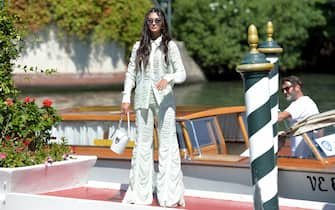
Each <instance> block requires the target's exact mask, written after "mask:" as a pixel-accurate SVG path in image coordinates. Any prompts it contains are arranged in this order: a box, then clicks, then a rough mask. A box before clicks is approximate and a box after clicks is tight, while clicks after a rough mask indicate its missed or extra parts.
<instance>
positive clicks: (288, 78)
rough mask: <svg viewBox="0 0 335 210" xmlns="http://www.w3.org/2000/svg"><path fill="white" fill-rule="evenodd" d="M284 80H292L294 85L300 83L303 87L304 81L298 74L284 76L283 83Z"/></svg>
mask: <svg viewBox="0 0 335 210" xmlns="http://www.w3.org/2000/svg"><path fill="white" fill-rule="evenodd" d="M284 82H290V83H291V84H292V85H294V86H296V85H299V86H300V87H301V88H302V82H301V80H300V79H299V77H297V76H294V75H291V76H288V77H284V78H283V81H282V83H284Z"/></svg>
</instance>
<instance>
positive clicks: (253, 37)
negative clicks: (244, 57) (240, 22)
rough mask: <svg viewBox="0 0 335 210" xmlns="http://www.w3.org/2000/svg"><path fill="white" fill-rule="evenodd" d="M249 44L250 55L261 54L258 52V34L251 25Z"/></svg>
mask: <svg viewBox="0 0 335 210" xmlns="http://www.w3.org/2000/svg"><path fill="white" fill-rule="evenodd" d="M248 43H249V46H250V48H251V49H250V53H259V52H258V50H257V45H258V33H257V28H256V26H255V25H253V24H251V25H250V26H249V28H248Z"/></svg>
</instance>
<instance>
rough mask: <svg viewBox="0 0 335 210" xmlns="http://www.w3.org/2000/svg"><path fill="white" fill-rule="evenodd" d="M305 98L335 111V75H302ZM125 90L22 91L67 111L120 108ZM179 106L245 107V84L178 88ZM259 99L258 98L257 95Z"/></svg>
mask: <svg viewBox="0 0 335 210" xmlns="http://www.w3.org/2000/svg"><path fill="white" fill-rule="evenodd" d="M298 76H299V77H300V78H301V79H302V81H303V83H304V84H303V90H304V93H305V95H309V96H310V97H311V98H313V99H314V101H315V102H316V103H317V104H318V106H319V109H320V111H321V112H323V111H327V110H330V109H335V93H334V90H335V74H306V73H305V74H301V75H298ZM121 89H122V87H121V86H120V87H111V88H108V89H95V90H66V91H64V90H62V91H51V90H50V89H49V90H45V91H44V90H43V89H42V90H41V89H38V90H29V91H24V90H21V91H22V92H21V97H22V98H23V97H25V96H30V97H36V101H37V103H40V104H41V103H42V101H43V100H44V99H51V100H52V101H53V102H54V103H53V105H54V107H56V108H57V109H64V108H70V107H78V106H111V105H120V102H121V94H120V93H121ZM175 98H176V103H177V105H206V106H234V105H244V92H243V81H242V79H241V80H236V81H222V82H200V83H190V84H187V83H186V84H182V85H176V87H175ZM255 99H257V96H255ZM287 105H288V103H287V101H286V100H285V98H284V97H283V94H282V93H279V107H280V109H285V107H287Z"/></svg>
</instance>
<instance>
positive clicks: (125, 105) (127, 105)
mask: <svg viewBox="0 0 335 210" xmlns="http://www.w3.org/2000/svg"><path fill="white" fill-rule="evenodd" d="M129 109H130V103H122V104H121V112H122V113H127V112H129Z"/></svg>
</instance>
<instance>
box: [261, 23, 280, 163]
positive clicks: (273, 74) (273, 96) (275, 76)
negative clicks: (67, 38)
mask: <svg viewBox="0 0 335 210" xmlns="http://www.w3.org/2000/svg"><path fill="white" fill-rule="evenodd" d="M266 32H267V36H268V37H267V40H266V41H265V42H263V43H261V44H260V45H259V46H258V51H259V52H261V53H264V54H265V56H266V60H268V61H269V62H270V63H273V64H274V67H273V69H272V70H271V71H270V73H269V82H270V83H269V89H270V106H271V121H272V125H273V144H274V153H275V158H276V157H277V154H278V110H279V105H278V104H279V96H278V90H279V70H278V69H279V67H278V66H279V62H278V61H279V55H280V54H281V53H282V52H283V48H281V47H280V46H279V45H278V44H277V42H276V41H274V40H273V38H272V35H273V25H272V22H271V21H269V22H268V23H267V27H266ZM276 162H277V161H276Z"/></svg>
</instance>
